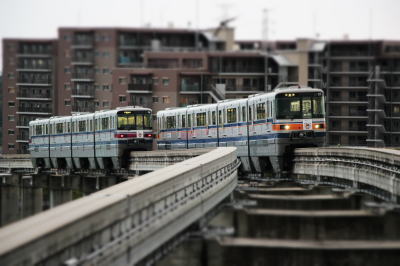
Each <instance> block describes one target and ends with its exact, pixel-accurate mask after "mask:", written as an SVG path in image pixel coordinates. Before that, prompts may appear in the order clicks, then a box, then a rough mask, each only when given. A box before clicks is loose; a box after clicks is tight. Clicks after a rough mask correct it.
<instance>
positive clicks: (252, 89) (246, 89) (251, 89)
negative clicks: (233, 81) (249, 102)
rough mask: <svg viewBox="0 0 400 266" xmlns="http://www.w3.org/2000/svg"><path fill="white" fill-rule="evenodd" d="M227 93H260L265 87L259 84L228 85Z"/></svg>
mask: <svg viewBox="0 0 400 266" xmlns="http://www.w3.org/2000/svg"><path fill="white" fill-rule="evenodd" d="M225 90H226V93H258V92H263V91H264V88H263V87H257V86H241V87H240V86H236V85H230V86H229V85H226V87H225Z"/></svg>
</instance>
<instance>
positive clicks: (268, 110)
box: [266, 100, 272, 133]
mask: <svg viewBox="0 0 400 266" xmlns="http://www.w3.org/2000/svg"><path fill="white" fill-rule="evenodd" d="M271 110H272V108H271V101H270V100H267V102H266V115H267V118H266V120H267V124H266V125H267V133H271V132H272V112H271Z"/></svg>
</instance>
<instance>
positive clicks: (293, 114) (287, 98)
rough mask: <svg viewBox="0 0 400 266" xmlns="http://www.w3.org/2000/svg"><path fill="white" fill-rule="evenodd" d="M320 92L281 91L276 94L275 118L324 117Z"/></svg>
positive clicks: (322, 97) (322, 99) (322, 98)
mask: <svg viewBox="0 0 400 266" xmlns="http://www.w3.org/2000/svg"><path fill="white" fill-rule="evenodd" d="M324 116H325V107H324V96H323V94H322V92H304V93H282V94H277V95H276V119H311V118H324Z"/></svg>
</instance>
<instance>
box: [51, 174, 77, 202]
mask: <svg viewBox="0 0 400 266" xmlns="http://www.w3.org/2000/svg"><path fill="white" fill-rule="evenodd" d="M71 200H72V189H71V177H69V176H58V175H53V176H50V177H49V207H50V208H53V207H55V206H57V205H60V204H62V203H65V202H68V201H71Z"/></svg>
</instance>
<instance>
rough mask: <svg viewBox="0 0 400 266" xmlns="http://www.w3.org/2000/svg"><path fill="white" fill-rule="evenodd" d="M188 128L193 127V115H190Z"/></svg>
mask: <svg viewBox="0 0 400 266" xmlns="http://www.w3.org/2000/svg"><path fill="white" fill-rule="evenodd" d="M188 127H189V128H191V127H192V115H191V114H189V115H188Z"/></svg>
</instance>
